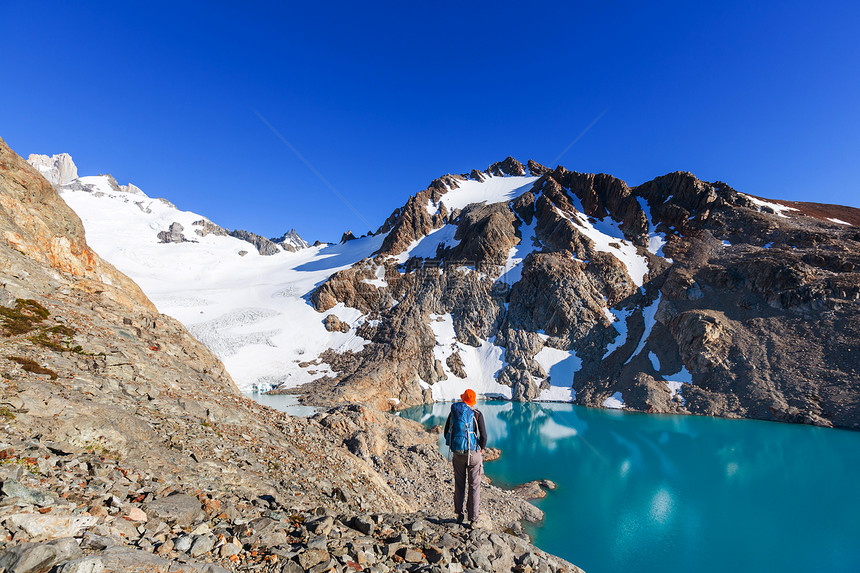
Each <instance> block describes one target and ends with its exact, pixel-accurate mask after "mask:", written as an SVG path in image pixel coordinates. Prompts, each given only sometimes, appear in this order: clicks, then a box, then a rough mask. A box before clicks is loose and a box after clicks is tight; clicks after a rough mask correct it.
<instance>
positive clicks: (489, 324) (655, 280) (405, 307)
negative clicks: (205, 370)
mask: <svg viewBox="0 0 860 573" xmlns="http://www.w3.org/2000/svg"><path fill="white" fill-rule="evenodd" d="M527 174H528V175H531V176H532V179H531V180H529V183H530V184H527V185H524V186H522V187H521V188H518V189H517V190H516V193H513V194H510V195H508V196H505V197H503V199H504V200H501V201H493V200H486V201H485V202H483V203H481V202H473V203H469V204H468V205H466V206H464V207H462V208H450V207H449V204H448V203H446V199H447V197H449V196H453V197H454V199H453V200H452V201H453V202H457V201H458V199H457V193H461V192H462V189H463V188H464V187H466V186H468V185H474V183H475V182H483V181H484V180H486V179H487V178H492V177H494V176H496V175H503V176H506V177H509V178H512V179H513V178H517V177H523V176H525V175H527ZM523 181H525V180H523ZM478 198H479V199H480V197H478ZM858 222H860V211H858V210H857V209H852V208H849V207H839V206H831V205H822V204H806V203H791V202H784V201H770V200H763V199H760V198H757V197H753V196H750V195H746V194H743V193H739V192H737V191H735V190H734V189H732V188H731V187H729V186H728V185H726V184H724V183H720V182H717V183H707V182H704V181H700V180H698V179H696V178H695V177H694V176H693V175H692V174H690V173H682V172H678V173H672V174H669V175H666V176H663V177H658V178H656V179H654V180H653V181H649V182H647V183H644V184H642V185H639V186H637V187H634V188H630V187H628V186H627V185H626V184H625V183H624V182H623V181H621V180H619V179H617V178H614V177H612V176H609V175H604V174H596V175H595V174H583V173H577V172H572V171H568V170H567V169H565V168H563V167H557V168H555V169H549V168H546V167H543V166H541V165H539V164H537V163H535V162H533V161H532V162H529V163H528V166H527V167H524V166H523V165H522V164H520V163H519V162H516V161H515V160H513V159H512V158H508V159H507V160H505V161H504V162H500V163H497V164H493V165H491V166H490V167H489V168H488V169H487V170H486V171H484V172H477V171H473V172H472V173H470V174H468V175H466V174H463V175H448V176H445V177H443V178H440V179H437V180H435V181H434V182H433V183H431V185H430V186H429V187H428V188H427V189H426V190H424V191H421V192H420V193H418V194H416V195H415V196H413V197H410V199H409V201H407V203H406V205H405V206H404V207H403V208H401V209H398V210H396V211H395V212H394V213H393V214H392V216H391V217H390V218H389V220H388V221H386V223H385V225H383V227H381V228H380V230H379V233H380V234H384V236H385V238H384V241H383V243H382V245H381V247H380V248H379V249H378V250H377V251H376V252H375V253H374V255H373V256H371V257H369V258H367V259H365V260H362V261H359V262H357V263H356V264H355V265H353V266H352V267H351V268H349V269H345V270H342V271H339V272H337V273H335V274H334V275H332V276H331V277H330V278H329V279H328V280H327V281H326V282H325V283H323V284H322V285H320V287H318V288H317V289H316V290H315V291H314V293H313V295H312V297H311V300H312V303H313V304H314V306H315V308H316V309H317V310H318V311H320V312H321V313H323V314H325V313H326V312H327V311H329V310H330V309H331V308H333V307H334V306H335V305H336V304H344V305H346V306H348V307H353V308H357V309H358V310H359V311H361V312H362V313H363V314H366V315H367V316H368V318H369V319H371V320H373V323H374V326H373V327H368V328H366V329H365V330H364V331H363V332H362V336H364V337H365V338H367V339H368V340H370V341H371V343H370V344H368V345H367V346H365V347H364V348H363V349H362V350H361V351H360V352H346V353H335V352H328V353H326V354H324V355H322V358H323V361H324V362H326V363H328V364H331V365H332V368H333V369H334V370H335V371H337V372H338V373H339V375H338V376H336V377H333V378H330V379H325V380H320V381H318V382H315V383H314V384H313V387H312V389H311V388H306V389H304V390H305V391H307V392H308V393H309V394H310V393H312V394H313V395H314V396H321V398H320V399H321V400H331V399H338V398H340V399H346V400H352V399H355V397H357V396H359V395H362V396H371V395H374V394H376V395H377V396H379V399H378V403H380V404H381V403H383V402H384V401H386V400H388V401H389V402H391V400H390V399H388V398H387V397H388V396H394V397H395V398H396V400H397V405H398V406H402V405H408V404H416V403H421V402H425V401H427V400H430V399H432V398H433V397H437V398H438V394H437V393H436V391H435V389H436V388H437V387H438V386H442V385H444V384H446V383H447V381H448V380H450V379H451V378H453V377H462V376H463V374H467V375H468V372H464V371H463V369H462V368H460V366H459V365H460V364H462V362H463V359H462V355H463V353H464V352H467V353H468V352H472V350H471V349H478V350H480V349H481V348H485V347H486V345H488V344H489V343H490V342H489V341H492V346H493V347H497V348H501V349H503V354H502V356H503V358H501V359H499V360H497V361H496V365H497V367H498V370H497V371H496V372H495V374H494V380H495V382H496V384H495V385H493V384H491V383H488V384H486V385H485V388H484V393H485V394H488V395H494V394H495V395H500V396H502V397H509V398H513V399H522V400H534V399H558V398H559V397H562V398H563V399H564V398H565V397H567V399H570V400H572V401H574V402H575V403H578V404H582V405H588V406H604V407H625V408H628V409H636V410H641V411H648V412H672V413H696V414H707V415H720V416H730V417H732V416H742V417H754V418H760V419H771V420H781V421H793V422H803V423H812V424H820V425H836V426H841V427H858V423H860V410H858V392H860V383H858V381H857V370H858V365H860V359H858V358H857V357H858V352H860V331H858V321H857V320H856V317H857V316H858V296H860V274H858V266H860V257H858V254H860V249H858V246H860V245H858V241H860V231H858V229H857V227H856V225H857V224H858ZM447 229H451V231H448V232H445V231H446V230H447ZM443 232H444V235H445V237H446V241H445V242H440V243H438V247H437V248H431V249H425V250H424V251H423V253H422V254H423V256H414V251H413V250H411V249H414V247H415V245H416V244H419V243H422V242H423V241H427V240H432V237H434V236H436V233H439V234H440V235H442V234H443ZM434 242H435V241H434ZM515 251H524V252H518V253H516V255H517V257H518V260H519V262H517V263H516V264H515V265H511V263H512V262H514V255H513V254H514V253H515ZM376 278H379V281H375V280H374V279H376ZM440 321H441V322H443V323H448V324H450V326H451V327H452V330H453V331H452V332H451V333H450V334H449V335H448V336H447V337H446V338H442V337H440V336H439V330H440V329H441V327H440V326H439V324H438V323H439V322H440ZM451 335H453V336H451ZM440 345H441V347H440ZM559 353H564V354H559ZM485 354H486V352H485ZM559 356H564V357H565V358H563V359H561V360H555V358H557V357H559ZM565 362H567V364H568V367H566V368H558V365H559V364H564V363H565ZM547 365H548V366H549V367H550V368H549V369H547V368H546V366H547ZM553 369H555V370H556V372H555V373H553V372H552V370H553ZM557 374H559V375H562V376H564V378H563V379H561V380H559V377H558V375H557ZM467 381H468V382H469V383H474V382H473V378H472V377H471V376H470V377H469V378H468V379H467V380H463V381H462V383H463V384H465V383H466V382H467ZM565 392H568V393H567V394H565Z"/></svg>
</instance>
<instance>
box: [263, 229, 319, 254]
mask: <svg viewBox="0 0 860 573" xmlns="http://www.w3.org/2000/svg"><path fill="white" fill-rule="evenodd" d="M272 242H273V243H277V244H278V245H280V246H281V248H282V249H284V250H285V251H292V252H296V251H298V250H300V249H307V248H308V247H310V246H311V244H310V243H308V242H307V241H305V240H304V239H303V238H301V237H300V236H299V234H298V233H297V232H296V230H295V229H290V230H289V231H287V232H286V233H284V234H283V235H281V236H280V237H278V238H276V239H272Z"/></svg>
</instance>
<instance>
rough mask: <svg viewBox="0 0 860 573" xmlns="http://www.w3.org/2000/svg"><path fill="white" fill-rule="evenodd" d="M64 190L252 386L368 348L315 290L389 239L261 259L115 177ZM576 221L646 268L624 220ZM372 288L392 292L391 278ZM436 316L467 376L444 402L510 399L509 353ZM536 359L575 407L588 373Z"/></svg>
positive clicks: (127, 268) (559, 357) (460, 203)
mask: <svg viewBox="0 0 860 573" xmlns="http://www.w3.org/2000/svg"><path fill="white" fill-rule="evenodd" d="M536 179H537V178H536V177H487V179H486V181H484V182H477V181H464V182H459V185H460V186H459V188H458V189H452V190H450V191H449V192H448V193H446V194H445V195H444V196H443V197H442V200H441V202H442V203H445V205H446V207H447V208H448V209H449V210H451V209H455V208H463V207H465V206H466V205H468V204H470V203H476V202H486V203H496V202H507V201H510V200H512V199H514V198H516V197H517V196H519V195H520V194H521V193H523V192H524V191H525V190H527V189H529V188H530V187H531V185H532V183H533V182H534V181H535V180H536ZM60 192H61V195H62V197H63V199H65V201H66V202H67V203H68V204H69V206H71V207H72V209H74V210H75V211H76V212H77V214H78V215H79V216H80V217H81V219H82V220H83V223H84V227H85V229H86V233H87V241H88V243H89V244H90V246H91V247H92V248H93V249H95V250H96V252H98V253H99V254H100V255H101V256H102V257H104V258H105V259H106V260H108V261H110V262H111V263H113V264H114V265H115V266H116V267H117V268H119V269H120V270H121V271H122V272H124V273H126V274H127V275H129V276H130V277H131V278H132V279H134V280H135V281H136V282H137V283H138V284H139V285H140V286H141V288H142V289H143V290H144V292H145V293H146V294H147V296H149V297H150V299H151V300H152V301H153V302H154V303H155V305H156V306H157V307H158V309H159V311H161V312H163V313H165V314H168V315H170V316H173V317H174V318H176V319H178V320H179V321H180V322H182V323H183V324H184V325H185V326H186V327H187V328H188V329H189V331H190V332H191V333H192V334H194V335H195V336H196V337H197V338H199V339H200V340H201V341H202V342H203V343H204V344H206V345H207V346H208V347H209V348H210V349H212V351H213V352H215V354H217V355H218V357H219V358H221V360H223V361H224V364H225V366H226V367H227V370H228V371H229V372H230V374H231V376H232V377H233V379H234V380H235V381H236V384H237V385H238V386H239V388H240V389H241V390H243V391H249V390H251V389H254V388H258V389H259V390H261V391H262V390H266V389H269V388H271V387H274V386H279V385H282V386H283V387H295V386H298V385H300V384H303V383H306V382H309V381H311V380H314V379H317V378H320V377H322V376H325V375H331V374H333V372H332V370H331V368H330V367H329V365H327V364H324V363H321V362H320V361H319V360H317V357H318V355H319V354H320V353H321V352H323V351H324V350H326V349H329V348H331V349H334V350H336V351H345V350H356V351H357V350H359V349H361V348H362V347H363V346H364V345H366V344H368V341H367V340H364V339H363V338H361V337H359V336H358V335H357V333H356V331H357V327H358V326H360V325H361V324H362V322H363V321H364V320H366V317H364V316H362V315H361V313H360V312H359V311H358V310H356V309H353V308H347V307H345V306H344V305H342V304H339V305H338V306H336V307H335V308H333V309H332V310H330V311H328V312H326V313H318V312H316V311H315V310H314V309H313V307H312V306H311V305H310V303H309V298H310V297H309V295H310V294H311V293H312V292H313V290H314V288H316V286H317V285H319V284H320V283H322V282H323V281H324V280H325V279H326V278H328V277H329V276H330V275H331V274H333V273H334V272H336V271H338V270H341V269H345V268H348V267H350V266H352V265H353V264H354V263H356V262H358V261H360V260H362V259H364V258H366V257H368V256H370V255H371V254H372V253H373V252H374V251H376V250H377V249H379V247H380V246H381V245H382V242H383V239H384V238H385V235H379V236H376V237H366V238H363V239H357V240H353V241H349V242H347V243H346V244H343V245H322V246H317V247H310V248H305V249H302V250H300V251H298V252H288V251H284V252H279V253H278V254H276V255H271V256H261V255H259V254H258V253H257V251H256V249H254V247H253V246H252V245H250V244H249V243H247V242H245V241H242V240H240V239H236V238H233V237H229V236H226V237H225V236H218V235H215V234H209V235H206V236H200V235H198V234H197V233H196V232H195V230H196V229H200V227H199V226H195V225H194V224H193V223H194V222H195V221H200V220H201V219H205V217H203V216H201V215H198V214H195V213H192V212H189V211H180V210H178V209H177V208H176V207H175V206H174V205H172V204H171V203H170V202H168V201H165V200H163V199H153V198H150V197H148V196H147V195H146V194H144V193H143V192H142V191H140V190H139V189H138V188H136V187H134V186H132V185H128V186H122V187H120V188H119V189H118V188H117V187H116V186H115V185H112V184H111V179H110V178H109V176H93V177H82V178H80V179H77V180H75V181H73V182H72V184H70V185H66V186H61V187H60ZM427 208H428V210H430V211H435V210H436V209H438V208H439V206H438V205H433V204H432V203H431V204H428V206H427ZM576 215H581V214H580V213H577V214H576ZM579 218H580V220H581V221H582V223H583V224H584V225H586V228H587V229H588V231H587V234H588V236H589V237H590V238H591V239H592V240H594V241H595V242H596V243H597V244H598V245H599V247H598V248H600V249H601V250H604V249H605V250H607V251H608V252H611V253H612V254H613V255H615V256H618V257H619V258H620V259H621V260H622V261H623V262H624V263H625V265H626V266H627V268H628V270H629V272H630V273H631V275H632V277H633V279H634V281H635V282H636V283H637V284H639V283H640V282H641V280H642V278H643V277H644V276H645V275H646V274H647V272H648V268H647V263H646V262H645V261H644V257H641V256H640V255H638V254H636V252H635V250H634V249H633V248H632V245H629V244H627V243H626V241H623V240H619V236H618V231H617V229H615V228H614V227H615V225H614V224H612V223H604V222H600V223H598V224H592V223H591V222H590V221H588V219H587V218H586V217H585V216H584V215H581V216H580V217H579ZM174 222H178V223H179V224H181V225H182V227H183V231H182V232H183V235H184V236H185V238H186V239H187V240H188V242H182V243H160V242H159V239H158V237H157V235H158V233H159V232H160V231H166V230H168V228H169V227H170V226H171V224H172V223H174ZM454 231H455V228H454V227H453V226H452V225H447V226H444V227H442V228H441V229H438V230H436V231H434V232H431V234H430V235H428V236H427V237H425V238H424V239H420V240H418V241H416V242H415V244H413V245H411V246H410V248H409V249H408V250H407V251H406V252H405V253H402V254H401V255H399V256H398V257H397V258H398V259H403V260H405V259H406V258H407V257H408V256H423V257H433V256H435V253H436V247H437V245H439V244H440V243H442V244H445V245H447V246H452V245H454V244H456V242H457V241H456V240H455V239H454ZM523 231H524V232H523V236H524V238H525V239H526V240H525V241H523V242H522V243H521V244H520V245H518V246H517V247H515V248H514V249H512V250H511V253H510V256H509V260H508V264H507V265H506V267H507V268H506V269H505V270H506V271H507V273H506V276H505V275H503V276H504V278H505V279H506V280H507V281H508V282H516V280H518V279H519V277H520V275H521V270H520V269H521V263H522V260H523V259H524V258H525V256H526V255H527V254H528V253H529V252H531V251H532V250H534V249H535V248H536V247H535V246H534V245H532V240H531V237H532V234H533V229H532V228H529V227H527V228H524V229H523ZM242 253H244V254H242ZM377 283H378V284H377ZM373 284H376V286H377V287H379V288H384V287H385V286H386V284H385V281H384V276H383V277H378V279H377V280H376V281H373ZM328 314H335V315H337V316H338V317H339V318H340V319H341V320H342V321H344V322H346V323H347V324H349V325H350V326H351V329H350V330H349V332H346V333H340V332H328V331H327V330H326V329H325V328H324V327H323V319H324V318H325V316H326V315H328ZM430 320H431V322H430V326H431V328H432V330H433V331H434V333H435V334H436V338H437V347H436V351H435V354H437V357H438V358H440V359H441V362H442V363H443V364H445V360H444V358H445V357H447V355H448V354H450V353H451V352H453V351H454V350H455V349H457V350H459V352H460V354H461V357H462V359H463V362H464V366H465V369H466V371H467V374H468V375H469V376H468V378H467V379H465V380H461V379H459V378H457V377H455V376H453V375H452V374H450V373H449V377H448V380H447V381H444V382H439V383H437V384H436V385H434V387H433V396H434V398H435V399H437V400H450V399H453V398H455V397H457V396H459V394H460V393H461V392H462V391H463V389H465V388H466V387H469V386H471V387H474V388H476V390H479V392H480V393H481V394H484V395H493V396H503V397H509V396H510V388H508V387H505V386H502V385H500V384H498V383H497V382H496V380H495V377H496V375H497V374H498V372H499V370H500V369H501V368H502V367H503V366H504V350H503V349H502V348H500V347H497V346H495V345H494V344H493V342H492V341H484V342H483V344H482V346H481V347H480V348H473V347H469V346H465V345H462V344H458V343H457V341H456V340H455V339H454V337H453V328H452V327H451V322H450V316H447V315H442V316H439V317H437V316H433V317H430ZM621 338H624V337H621ZM537 358H538V359H539V362H540V363H541V364H542V365H543V366H544V368H545V369H546V370H547V372H548V373H550V375H551V376H552V388H551V389H550V390H548V391H545V392H544V393H543V395H542V396H541V399H544V400H560V401H568V400H572V399H573V398H574V397H575V394H574V392H573V390H572V388H570V387H569V384H570V381H571V379H572V377H573V373H575V372H576V371H577V370H578V369H579V368H580V362H579V359H578V358H577V357H576V355H575V354H574V353H572V352H567V351H559V350H555V349H551V348H545V349H544V350H543V351H542V352H541V353H540V354H539V356H538V357H537ZM308 362H311V363H312V364H310V365H308V364H307V363H308ZM300 363H304V364H305V367H302V366H300ZM556 385H557V386H556Z"/></svg>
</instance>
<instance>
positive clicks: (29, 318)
mask: <svg viewBox="0 0 860 573" xmlns="http://www.w3.org/2000/svg"><path fill="white" fill-rule="evenodd" d="M50 314H51V313H50V312H48V309H46V308H45V307H44V306H42V305H41V304H39V303H38V302H36V301H35V300H30V299H21V298H19V299H15V308H6V307H5V306H0V325H2V327H3V331H4V334H5V335H6V336H18V335H20V334H26V333H28V332H30V331H31V330H33V329H35V328H36V325H37V324H39V323H40V322H42V321H43V320H45V319H46V318H48V316H50Z"/></svg>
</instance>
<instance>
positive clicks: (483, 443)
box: [475, 410, 487, 451]
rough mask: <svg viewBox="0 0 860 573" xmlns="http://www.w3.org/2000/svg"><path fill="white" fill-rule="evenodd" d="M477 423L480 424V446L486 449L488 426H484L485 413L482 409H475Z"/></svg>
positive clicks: (482, 449)
mask: <svg viewBox="0 0 860 573" xmlns="http://www.w3.org/2000/svg"><path fill="white" fill-rule="evenodd" d="M475 424H477V425H478V447H479V448H480V449H481V451H484V448H486V447H487V428H486V427H484V415H483V414H482V413H481V411H480V410H475Z"/></svg>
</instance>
